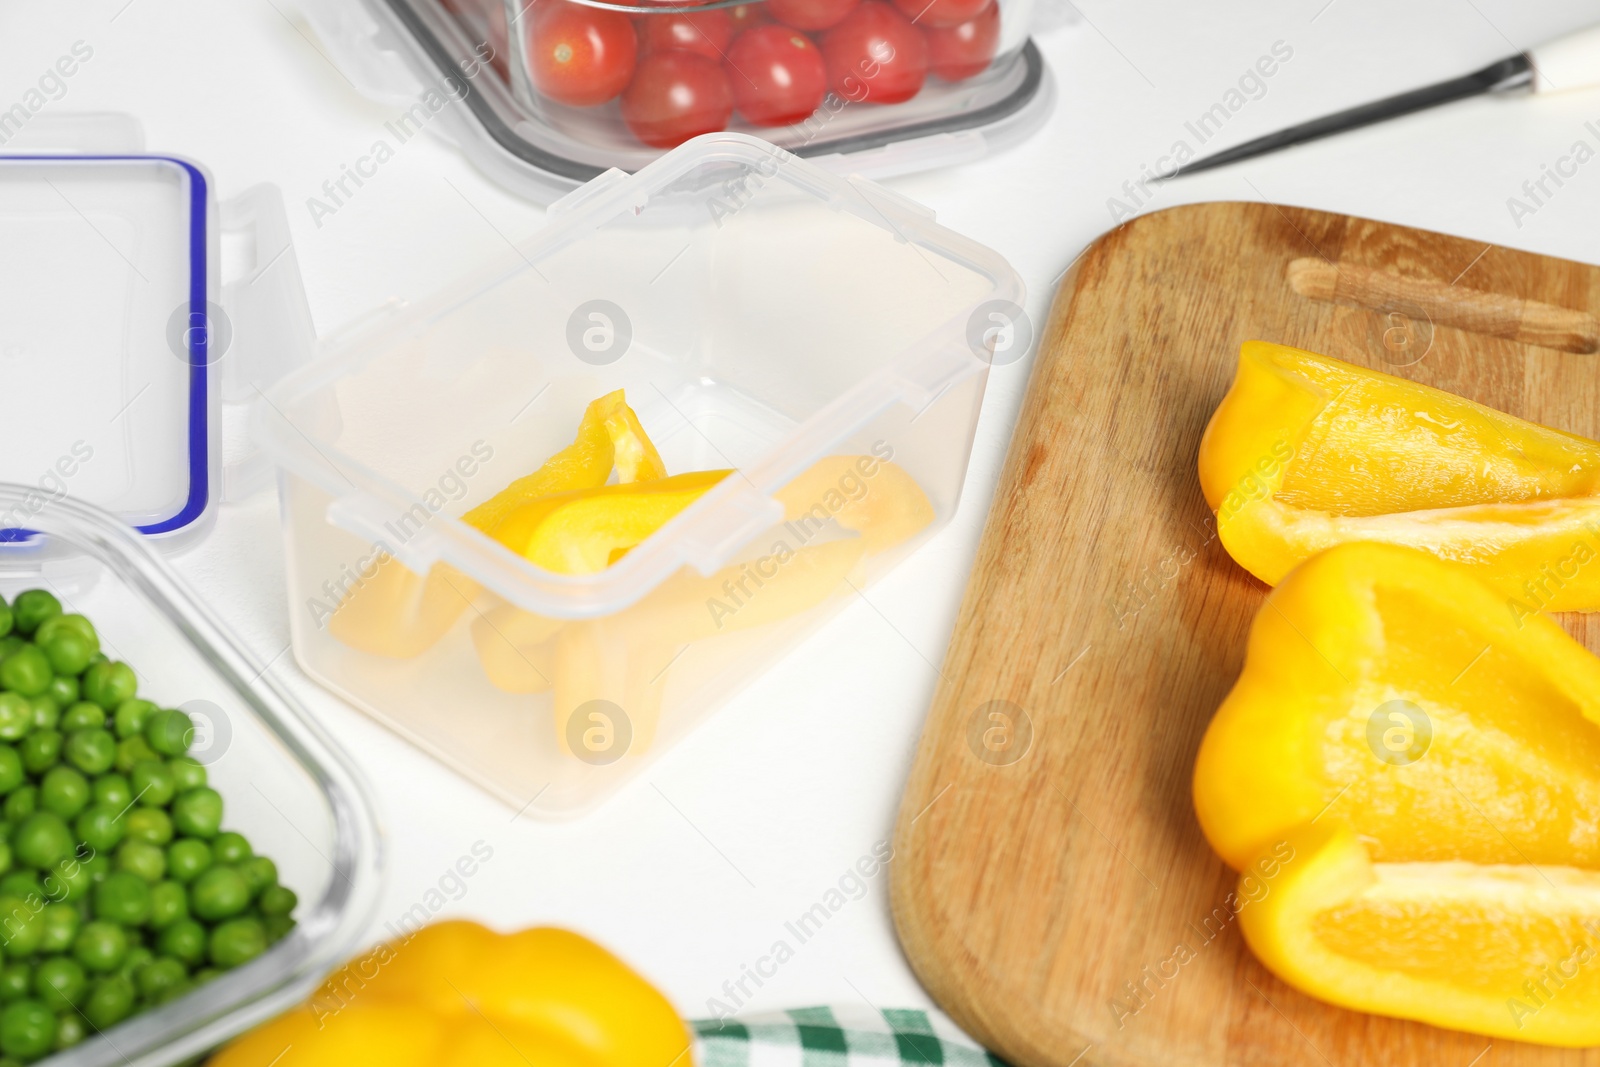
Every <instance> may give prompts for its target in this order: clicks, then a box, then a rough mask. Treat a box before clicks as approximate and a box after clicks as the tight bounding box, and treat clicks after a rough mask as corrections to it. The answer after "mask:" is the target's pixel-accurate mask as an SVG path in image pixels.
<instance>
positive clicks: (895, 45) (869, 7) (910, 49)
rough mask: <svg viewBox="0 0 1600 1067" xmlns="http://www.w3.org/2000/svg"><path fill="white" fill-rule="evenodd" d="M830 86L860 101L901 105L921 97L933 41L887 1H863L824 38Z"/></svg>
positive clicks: (823, 43)
mask: <svg viewBox="0 0 1600 1067" xmlns="http://www.w3.org/2000/svg"><path fill="white" fill-rule="evenodd" d="M822 58H823V59H824V60H825V61H826V63H827V67H828V85H829V87H830V88H832V89H833V91H834V92H836V93H838V94H839V95H840V96H842V97H844V98H845V99H846V100H851V101H854V102H857V103H860V102H863V101H870V102H872V103H874V104H898V103H899V102H900V101H902V100H909V99H911V98H912V97H913V96H916V95H917V91H918V90H920V89H921V88H922V82H923V79H925V78H926V77H927V76H928V42H927V39H926V38H924V37H923V36H922V33H921V31H920V30H918V29H917V28H916V27H915V26H913V25H911V20H910V19H908V18H906V17H905V16H904V15H902V14H900V12H898V11H896V10H895V9H894V8H893V7H890V6H889V5H888V4H885V3H883V2H882V0H862V3H861V5H860V6H859V7H857V8H856V9H855V10H854V11H852V12H850V14H848V15H846V16H845V18H844V21H843V22H841V23H839V25H837V26H835V27H834V28H833V29H831V30H829V31H828V32H827V33H825V34H823V35H822Z"/></svg>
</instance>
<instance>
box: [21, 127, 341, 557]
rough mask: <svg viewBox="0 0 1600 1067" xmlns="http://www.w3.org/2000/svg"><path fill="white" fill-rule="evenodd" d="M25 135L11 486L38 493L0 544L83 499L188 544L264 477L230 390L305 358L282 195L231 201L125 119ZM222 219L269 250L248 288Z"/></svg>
mask: <svg viewBox="0 0 1600 1067" xmlns="http://www.w3.org/2000/svg"><path fill="white" fill-rule="evenodd" d="M36 125H37V126H40V127H43V128H42V129H39V130H34V129H33V128H32V127H34V126H36ZM28 132H29V133H30V135H36V136H34V137H33V140H32V141H31V142H30V143H31V144H33V145H35V146H36V147H35V148H34V150H32V151H29V150H28V147H27V146H25V145H23V144H22V142H21V139H20V138H16V139H13V140H11V141H9V142H8V143H7V145H6V147H7V150H8V151H7V154H5V155H0V226H3V227H4V232H5V234H6V252H7V254H6V256H4V257H3V258H0V361H3V363H4V366H5V369H6V374H7V378H8V383H9V388H8V389H7V390H6V391H5V399H4V400H0V422H3V425H4V427H5V429H4V431H3V433H4V437H3V440H4V445H5V447H4V449H3V450H0V480H4V481H10V482H15V483H18V484H21V485H25V486H29V487H30V488H31V489H32V490H33V491H32V492H30V493H28V494H26V495H25V496H24V497H23V498H22V499H21V500H20V501H19V502H17V503H16V504H14V505H13V506H11V507H10V508H9V509H8V510H6V511H4V512H0V543H9V544H10V545H13V546H16V545H18V544H19V543H21V544H27V545H30V546H31V545H32V544H33V543H34V542H36V541H37V540H38V539H37V538H36V537H35V536H34V534H33V533H32V529H33V526H34V523H33V520H34V519H35V518H36V517H37V515H38V514H39V513H40V512H41V511H42V510H43V509H44V508H46V507H48V506H49V505H50V504H51V503H52V502H54V501H58V500H61V499H64V498H66V497H71V498H74V499H77V500H82V501H86V502H88V503H92V504H94V505H96V506H99V507H102V508H104V509H106V510H107V511H110V512H111V513H112V514H115V515H117V516H119V517H120V518H122V519H123V520H124V521H125V522H127V523H128V524H129V525H131V526H133V527H134V528H135V529H137V530H138V531H139V532H140V533H142V534H145V535H146V536H149V537H152V538H157V539H160V540H162V541H163V542H164V543H166V544H169V545H181V544H183V543H186V542H187V541H188V540H189V539H191V538H193V537H194V536H196V535H198V534H199V533H201V532H203V531H204V530H205V529H206V528H207V527H208V526H209V524H210V521H211V518H212V516H213V514H214V511H215V507H216V505H217V503H218V502H219V500H220V499H222V497H223V496H224V494H225V493H230V494H232V495H240V494H242V493H243V492H244V491H246V490H248V489H251V488H254V487H256V486H257V485H260V484H264V482H263V478H262V475H263V474H264V473H265V467H264V466H263V465H261V464H259V463H256V462H254V461H253V460H252V459H251V458H250V457H248V456H244V457H238V456H235V457H232V460H233V461H232V462H231V463H230V462H229V460H228V459H225V458H224V456H223V428H222V421H223V406H224V403H225V401H227V400H233V401H237V402H243V401H244V400H246V399H248V398H249V396H251V395H253V393H254V388H255V386H256V384H258V383H261V382H265V381H269V380H272V379H275V378H276V377H277V376H278V373H279V372H280V371H281V370H282V369H284V368H285V367H286V366H289V365H292V364H294V363H297V362H299V361H300V360H301V359H303V358H304V357H305V355H306V353H307V352H308V351H309V338H310V315H309V311H308V310H306V307H305V296H304V291H303V289H302V287H301V283H300V279H299V271H298V268H297V266H296V264H295V262H294V259H293V254H292V250H291V249H289V247H288V223H287V219H286V218H285V217H284V214H283V209H282V201H281V198H279V197H278V196H277V194H276V190H273V189H271V188H270V187H258V188H257V189H254V190H251V191H249V192H247V193H246V194H245V195H244V196H243V197H241V198H240V199H239V200H236V201H233V202H230V203H228V204H225V205H221V206H220V207H219V205H218V203H217V199H216V196H215V193H214V189H213V183H212V182H211V180H210V178H209V176H208V175H207V174H206V172H205V170H204V169H203V168H202V167H200V166H199V165H197V164H195V163H193V162H190V161H188V160H185V159H181V158H179V157H177V156H171V155H162V154H151V153H146V152H143V151H141V150H139V148H140V145H141V143H142V137H141V136H140V134H139V131H138V126H137V123H134V122H133V121H132V120H131V119H127V118H125V117H116V116H68V117H65V118H63V119H60V120H58V121H56V122H55V123H53V124H52V123H50V122H47V121H46V120H45V119H44V118H41V119H40V120H38V122H37V123H34V124H30V128H29V130H28ZM75 146H76V147H77V148H78V150H76V151H74V150H73V148H74V147H75ZM274 208H275V210H274ZM224 230H227V231H228V232H229V234H231V235H234V236H237V237H239V238H241V239H243V240H247V241H249V242H250V244H251V246H252V251H253V254H254V255H255V256H256V257H257V265H256V266H255V268H254V269H252V270H250V271H247V272H246V277H244V278H241V279H240V280H239V281H238V282H236V283H235V284H234V286H232V287H226V288H229V289H232V290H238V289H240V288H248V289H250V290H251V291H250V292H249V293H248V298H249V299H240V300H232V299H229V295H232V294H224V293H223V290H224V288H225V287H223V286H222V285H221V284H220V279H221V262H220V260H221V247H222V239H223V233H224ZM262 256H265V257H266V258H265V259H262V258H260V257H262ZM269 261H270V262H269ZM268 270H270V271H272V272H273V275H275V284H261V285H259V286H257V285H256V284H255V283H257V282H262V281H263V279H264V278H265V277H267V276H268V275H267V271H268ZM241 295H242V294H241ZM224 303H227V304H231V305H234V308H233V312H232V313H230V312H229V311H225V310H224V308H223V304H224ZM236 328H237V329H236ZM257 330H259V333H257V335H256V336H253V337H249V338H248V339H247V338H245V337H240V336H237V331H243V332H244V333H246V334H250V333H253V332H255V331H257ZM13 551H15V549H13Z"/></svg>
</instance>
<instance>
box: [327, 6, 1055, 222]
mask: <svg viewBox="0 0 1600 1067" xmlns="http://www.w3.org/2000/svg"><path fill="white" fill-rule="evenodd" d="M1052 2H1054V0H745V2H740V0H706V2H704V3H696V4H686V3H672V2H652V0H538V2H536V3H531V4H530V3H526V2H525V0H319V2H318V3H317V4H315V5H307V7H306V8H305V13H306V15H307V17H308V18H309V19H310V20H311V21H312V22H313V24H314V25H316V27H317V29H318V32H319V34H320V35H321V36H322V37H323V38H324V40H326V41H327V42H328V43H329V47H330V48H331V49H332V50H333V51H334V52H335V53H336V55H337V58H338V62H339V64H340V67H341V69H345V70H347V71H350V72H351V77H352V78H353V79H354V80H355V82H356V83H357V84H358V85H360V86H361V87H362V88H363V90H364V91H366V92H368V93H369V95H373V96H375V97H378V98H381V99H383V100H384V101H385V102H387V103H391V104H394V105H396V106H398V107H400V108H402V109H404V110H403V112H402V114H401V115H400V116H399V117H398V118H397V119H396V120H395V121H394V122H393V123H391V124H390V136H389V138H388V139H389V140H391V141H396V140H404V139H407V138H409V137H410V136H413V135H415V134H416V133H417V132H418V131H420V130H422V129H424V128H427V129H430V130H434V131H436V132H440V133H443V134H444V135H445V136H446V137H448V138H449V139H451V140H453V141H455V142H456V143H458V144H460V145H461V146H462V148H463V149H464V150H466V151H467V153H468V154H469V155H470V156H472V158H473V159H474V161H475V162H476V163H477V164H478V165H479V166H480V167H481V168H482V169H483V170H484V171H485V172H487V173H488V174H489V175H490V176H491V177H493V178H495V179H496V180H498V181H500V182H501V183H502V184H504V185H506V186H507V187H508V188H510V189H512V190H513V191H515V192H518V193H520V194H522V195H524V196H527V197H530V198H532V199H535V200H538V201H540V202H548V201H549V200H551V199H553V198H554V197H557V196H560V195H562V194H563V193H565V192H567V191H569V190H570V189H572V188H573V187H574V186H576V185H577V184H579V183H581V182H585V181H588V180H589V179H591V178H593V177H595V176H596V175H598V174H600V173H601V172H602V171H604V170H606V169H608V168H611V167H617V168H620V169H623V170H627V171H635V170H637V169H638V168H639V167H641V166H643V165H645V164H646V163H648V162H650V161H651V160H652V159H655V158H656V157H658V156H659V155H660V154H661V152H662V151H663V150H665V149H666V148H669V147H671V146H672V145H674V144H677V143H680V142H681V141H683V140H685V139H686V138H687V137H689V136H691V135H693V134H698V133H705V132H710V131H714V130H724V129H726V130H736V131H742V132H749V133H754V134H758V135H759V136H761V137H762V138H763V139H765V140H768V141H770V142H772V143H774V144H777V145H779V146H780V147H782V148H785V149H788V150H790V151H792V152H794V153H795V154H797V155H801V156H805V157H807V158H813V159H818V160H827V161H829V163H828V165H830V166H831V167H832V168H833V169H837V170H840V171H842V172H846V173H854V174H861V175H863V176H866V177H874V178H882V177H887V176H889V175H892V174H900V173H906V172H910V171H916V170H923V169H927V168H931V167H939V166H947V165H950V164H954V163H960V162H964V161H967V160H970V159H975V158H978V157H981V156H983V155H984V154H986V153H989V152H992V151H995V150H997V149H1000V148H1003V147H1006V146H1008V145H1010V144H1012V143H1015V142H1016V141H1018V140H1020V139H1022V138H1023V137H1025V136H1027V135H1028V134H1029V133H1031V132H1033V131H1034V130H1035V129H1037V128H1038V127H1039V126H1040V125H1042V124H1043V122H1044V120H1045V118H1046V116H1047V115H1048V113H1049V110H1050V106H1051V103H1052V100H1053V89H1052V85H1051V81H1050V77H1049V72H1048V70H1047V69H1046V67H1045V64H1044V61H1043V59H1042V58H1041V56H1040V54H1039V51H1038V49H1037V48H1036V47H1035V46H1034V45H1033V43H1032V42H1031V40H1030V39H1029V33H1030V30H1031V29H1032V27H1033V24H1034V23H1035V21H1036V18H1035V16H1036V11H1035V7H1036V5H1037V4H1045V3H1052ZM833 20H838V21H837V22H833ZM962 20H964V21H962ZM824 23H832V24H831V25H828V26H827V27H826V28H821V27H822V26H823V24H824ZM936 23H937V25H936ZM796 27H812V28H796ZM668 53H670V55H668ZM560 60H566V62H565V63H563V62H561V61H560ZM674 101H676V102H677V103H674Z"/></svg>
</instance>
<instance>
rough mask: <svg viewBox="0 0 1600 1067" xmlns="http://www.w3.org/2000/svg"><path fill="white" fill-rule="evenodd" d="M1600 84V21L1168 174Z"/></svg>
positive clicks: (1209, 157) (1195, 169) (1219, 164)
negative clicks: (1440, 109) (1473, 104)
mask: <svg viewBox="0 0 1600 1067" xmlns="http://www.w3.org/2000/svg"><path fill="white" fill-rule="evenodd" d="M1593 85H1600V26H1590V27H1588V28H1587V29H1582V30H1578V31H1576V32H1574V33H1570V34H1567V35H1566V36H1564V37H1558V38H1556V39H1555V40H1553V41H1548V42H1546V43H1545V44H1542V45H1539V46H1538V47H1536V48H1530V49H1528V50H1527V51H1526V52H1522V53H1520V54H1518V55H1514V56H1509V57H1507V58H1505V59H1502V60H1500V61H1499V62H1496V63H1491V64H1489V65H1488V66H1487V67H1484V68H1483V69H1482V70H1479V71H1475V72H1474V73H1472V74H1468V75H1465V76H1463V77H1460V78H1452V79H1451V80H1449V81H1444V82H1440V83H1438V84H1437V85H1428V86H1424V87H1423V88H1421V89H1413V90H1411V91H1410V92H1406V93H1401V94H1399V95H1398V96H1391V97H1388V98H1386V99H1383V100H1377V101H1374V102H1372V103H1370V104H1362V105H1361V106H1360V107H1353V108H1350V109H1349V110H1347V111H1340V112H1338V113H1336V114H1333V115H1326V116H1324V117H1322V118H1320V119H1312V120H1311V121H1310V122H1302V123H1300V124H1299V125H1296V126H1290V127H1289V128H1288V129H1285V130H1279V131H1278V132H1277V133H1269V134H1267V135H1266V136H1264V137H1257V138H1255V139H1254V140H1251V141H1246V142H1245V143H1244V144H1241V145H1235V146H1234V147H1232V148H1227V149H1224V150H1222V151H1221V152H1217V153H1216V154H1214V155H1210V156H1206V157H1205V158H1203V159H1197V160H1195V161H1194V162H1193V163H1186V164H1184V165H1183V166H1181V167H1178V168H1176V169H1174V170H1173V171H1172V172H1171V173H1169V174H1167V175H1165V177H1166V178H1178V177H1182V176H1184V175H1188V174H1196V173H1199V172H1200V171H1203V170H1210V169H1212V168H1213V167H1221V166H1225V165H1227V164H1229V163H1237V162H1238V161H1239V160H1241V159H1251V158H1253V157H1255V156H1261V155H1266V154H1267V153H1268V152H1276V151H1277V150H1278V149H1280V148H1288V147H1289V146H1291V145H1297V144H1305V143H1306V142H1307V141H1315V140H1318V139H1319V138H1323V137H1330V136H1332V135H1333V134H1336V133H1344V132H1345V131H1346V130H1354V129H1359V128H1360V127H1362V126H1370V125H1372V124H1373V123H1375V122H1383V121H1385V120H1386V119H1392V118H1398V117H1399V116H1401V115H1409V114H1411V113H1412V112H1414V111H1422V110H1424V109H1426V108H1430V107H1437V106H1439V105H1440V104H1448V103H1452V102H1454V101H1456V100H1465V99H1466V98H1467V97H1470V96H1481V95H1483V94H1485V93H1504V92H1510V91H1512V90H1515V89H1528V90H1531V91H1532V92H1535V93H1549V92H1557V91H1561V90H1567V89H1583V88H1588V87H1590V86H1593Z"/></svg>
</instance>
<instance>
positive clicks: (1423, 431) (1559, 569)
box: [1200, 341, 1600, 614]
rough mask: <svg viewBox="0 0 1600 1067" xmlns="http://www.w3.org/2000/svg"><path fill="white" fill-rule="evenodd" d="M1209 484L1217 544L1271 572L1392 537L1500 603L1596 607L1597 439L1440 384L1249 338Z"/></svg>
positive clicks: (1599, 566)
mask: <svg viewBox="0 0 1600 1067" xmlns="http://www.w3.org/2000/svg"><path fill="white" fill-rule="evenodd" d="M1200 482H1201V486H1202V488H1203V489H1204V491H1205V495H1206V500H1207V502H1208V503H1209V504H1210V505H1211V508H1212V510H1213V511H1215V512H1216V513H1217V532H1218V536H1219V537H1220V539H1221V541H1222V543H1223V546H1224V547H1225V548H1226V549H1227V550H1228V553H1229V554H1230V555H1231V556H1232V557H1233V558H1234V559H1235V560H1237V561H1238V562H1239V564H1240V565H1241V566H1243V567H1244V568H1245V569H1246V570H1248V571H1250V573H1252V574H1254V575H1255V576H1256V577H1258V578H1260V579H1261V580H1262V581H1264V582H1266V583H1268V584H1269V585H1271V584H1276V583H1277V582H1279V581H1281V580H1282V579H1283V577H1284V575H1286V574H1287V573H1289V571H1290V570H1291V569H1292V568H1293V567H1294V566H1295V565H1296V564H1298V563H1300V562H1302V561H1304V560H1306V559H1309V558H1310V557H1311V556H1313V555H1315V554H1316V553H1318V552H1320V551H1322V550H1323V549H1326V548H1329V547H1332V546H1333V545H1336V544H1342V543H1345V542H1349V541H1382V542H1387V543H1391V544H1401V545H1409V546H1411V547H1413V548H1418V549H1421V550H1423V551H1427V552H1430V553H1432V554H1434V555H1436V556H1439V557H1440V558H1443V559H1450V560H1455V561H1457V562H1459V563H1463V564H1465V565H1467V566H1469V567H1471V568H1472V569H1473V570H1474V571H1475V572H1476V573H1477V574H1478V575H1479V577H1480V578H1482V579H1483V580H1484V581H1487V582H1489V583H1490V584H1491V585H1493V586H1494V587H1495V588H1496V589H1498V590H1499V591H1500V593H1501V595H1502V597H1503V598H1507V599H1505V600H1503V601H1502V605H1501V610H1508V609H1509V610H1511V611H1512V612H1514V613H1519V614H1528V613H1532V612H1535V611H1595V610H1600V562H1596V560H1597V559H1600V443H1596V442H1594V441H1590V440H1587V439H1586V438H1582V437H1578V436H1575V435H1573V434H1568V433H1562V432H1561V431H1559V430H1552V429H1549V428H1547V427H1544V426H1539V425H1536V424H1534V423H1531V422H1525V421H1523V420H1522V419H1517V418H1513V417H1512V416H1510V415H1506V414H1504V413H1502V412H1499V411H1495V410H1493V409H1491V408H1487V407H1484V406H1482V405H1481V404H1475V403H1473V402H1472V401H1469V400H1466V399H1464V398H1462V397H1459V396H1455V395H1453V394H1450V393H1446V392H1442V391H1440V390H1438V389H1432V388H1429V387H1428V386H1424V385H1418V384H1416V383H1415V382H1408V381H1406V380H1404V379H1402V378H1396V377H1393V376H1392V375H1388V374H1381V373H1379V372H1377V371H1371V370H1365V369H1363V368H1360V367H1356V366H1353V365H1351V364H1348V363H1344V362H1342V361H1340V360H1336V359H1330V358H1328V357H1326V356H1319V355H1316V354H1315V353H1311V352H1305V351H1302V350H1300V349H1296V348H1289V347H1287V346H1285V345H1275V344H1268V343H1266V342H1262V341H1250V342H1248V343H1246V344H1245V345H1244V347H1243V349H1242V350H1241V352H1240V357H1239V370H1238V374H1237V376H1236V377H1235V379H1234V383H1233V387H1232V389H1230V390H1229V392H1228V395H1227V396H1226V398H1224V400H1223V402H1222V405H1221V406H1220V407H1219V408H1218V409H1217V411H1216V413H1215V414H1214V415H1213V416H1212V419H1211V424H1210V425H1209V426H1208V427H1207V428H1206V433H1205V437H1204V440H1203V441H1202V443H1201V446H1200Z"/></svg>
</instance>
